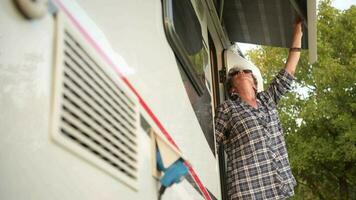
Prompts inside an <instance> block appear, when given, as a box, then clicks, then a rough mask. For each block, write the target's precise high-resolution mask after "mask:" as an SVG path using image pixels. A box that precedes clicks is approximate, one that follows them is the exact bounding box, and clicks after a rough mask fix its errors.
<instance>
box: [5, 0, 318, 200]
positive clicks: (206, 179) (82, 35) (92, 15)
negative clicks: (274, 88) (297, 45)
mask: <svg viewBox="0 0 356 200" xmlns="http://www.w3.org/2000/svg"><path fill="white" fill-rule="evenodd" d="M315 3H316V2H315V0H274V1H267V0H265V1H263V0H130V1H123V0H104V1H99V0H1V1H0V177H1V178H0V199H4V200H21V199H26V200H29V199H34V200H48V199H60V200H65V199H68V200H69V199H70V200H72V199H86V200H90V199H93V200H97V199H108V200H109V199H116V200H117V199H122V200H141V199H142V200H145V199H170V200H173V199H184V200H189V199H206V200H213V199H225V198H226V192H225V189H224V178H225V177H224V175H225V174H224V154H217V152H218V151H217V149H216V145H215V140H214V123H213V118H214V112H215V108H216V107H217V106H218V105H219V104H220V103H221V102H222V101H224V99H225V93H224V84H223V83H224V80H225V75H226V72H227V70H228V69H229V68H230V67H232V66H234V65H237V64H244V65H247V66H249V67H250V68H251V69H252V70H253V71H254V72H255V73H257V74H259V76H258V77H257V79H258V81H260V82H262V75H261V74H260V73H259V69H258V68H257V67H256V66H254V65H253V64H252V63H250V62H248V61H247V60H246V59H245V57H244V55H243V53H242V52H241V50H240V49H239V47H238V45H237V44H236V43H237V42H245V43H252V44H257V45H269V46H277V47H290V42H291V37H292V27H293V22H294V20H295V18H296V17H298V16H299V17H301V18H303V19H304V24H303V28H304V39H303V48H305V49H309V56H310V60H311V61H313V60H315V59H316V49H315V48H316V44H315V43H316V5H315ZM258 89H259V90H263V88H258ZM219 152H223V151H219Z"/></svg>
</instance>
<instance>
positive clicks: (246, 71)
mask: <svg viewBox="0 0 356 200" xmlns="http://www.w3.org/2000/svg"><path fill="white" fill-rule="evenodd" d="M241 71H242V72H244V73H245V74H251V73H252V70H249V69H244V70H236V71H233V72H230V73H229V76H235V75H237V74H239V73H240V72H241Z"/></svg>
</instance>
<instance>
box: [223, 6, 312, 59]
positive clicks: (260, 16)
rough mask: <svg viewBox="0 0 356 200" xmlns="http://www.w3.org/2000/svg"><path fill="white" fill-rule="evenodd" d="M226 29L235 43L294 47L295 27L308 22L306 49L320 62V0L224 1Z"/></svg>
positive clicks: (305, 26)
mask: <svg viewBox="0 0 356 200" xmlns="http://www.w3.org/2000/svg"><path fill="white" fill-rule="evenodd" d="M222 16H223V26H224V27H225V29H226V31H227V34H228V37H229V39H230V41H231V42H244V43H252V44H258V45H268V46H276V47H287V48H289V47H291V41H292V37H293V24H294V21H295V19H296V18H297V16H300V17H302V18H303V19H304V24H303V41H302V48H304V49H309V51H310V54H309V56H310V60H311V62H314V61H315V60H316V0H224V8H223V14H222Z"/></svg>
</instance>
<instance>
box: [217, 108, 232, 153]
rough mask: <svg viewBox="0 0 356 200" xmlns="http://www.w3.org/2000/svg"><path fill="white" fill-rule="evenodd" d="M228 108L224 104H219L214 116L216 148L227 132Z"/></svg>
mask: <svg viewBox="0 0 356 200" xmlns="http://www.w3.org/2000/svg"><path fill="white" fill-rule="evenodd" d="M228 109H229V108H228V107H227V106H226V104H221V105H220V106H219V107H218V108H217V111H216V115H215V140H216V146H217V147H218V146H219V144H220V143H221V142H223V141H224V140H225V136H226V133H227V132H228V124H229V122H230V119H231V118H230V117H229V116H228V115H229V112H228Z"/></svg>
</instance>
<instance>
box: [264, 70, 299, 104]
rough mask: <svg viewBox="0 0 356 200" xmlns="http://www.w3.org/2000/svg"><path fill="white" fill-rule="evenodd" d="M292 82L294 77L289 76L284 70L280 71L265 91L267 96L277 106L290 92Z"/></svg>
mask: <svg viewBox="0 0 356 200" xmlns="http://www.w3.org/2000/svg"><path fill="white" fill-rule="evenodd" d="M294 80H295V78H294V76H292V75H291V74H289V73H288V72H287V71H286V70H285V69H282V70H281V71H280V72H279V73H278V74H277V76H276V77H275V78H274V79H273V81H272V83H271V84H270V86H269V88H268V89H267V90H266V93H267V95H268V96H269V97H270V98H272V99H273V101H274V103H275V104H278V102H279V100H280V99H281V97H282V96H283V95H284V94H285V93H286V92H288V91H289V90H291V88H292V83H293V81H294Z"/></svg>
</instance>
